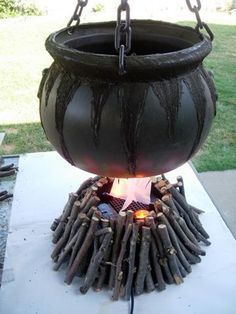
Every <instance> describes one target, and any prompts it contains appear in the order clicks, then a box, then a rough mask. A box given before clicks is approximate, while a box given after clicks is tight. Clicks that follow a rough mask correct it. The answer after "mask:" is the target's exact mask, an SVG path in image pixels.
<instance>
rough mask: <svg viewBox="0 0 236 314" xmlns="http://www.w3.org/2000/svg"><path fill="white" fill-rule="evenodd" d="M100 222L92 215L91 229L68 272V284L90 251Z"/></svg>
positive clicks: (66, 280)
mask: <svg viewBox="0 0 236 314" xmlns="http://www.w3.org/2000/svg"><path fill="white" fill-rule="evenodd" d="M98 223H99V219H98V218H96V217H92V219H91V223H90V227H89V230H88V232H87V234H86V237H85V240H84V242H83V244H82V246H81V248H80V250H79V252H78V254H77V256H76V258H75V260H74V262H73V264H72V266H71V268H70V269H69V271H68V273H67V274H66V279H65V282H66V283H67V284H71V282H72V280H73V278H74V276H75V274H76V272H77V271H78V268H79V265H80V263H81V261H82V260H83V259H84V258H85V255H86V253H87V252H88V250H89V248H90V246H91V244H92V241H93V238H94V233H95V230H96V228H97V225H98Z"/></svg>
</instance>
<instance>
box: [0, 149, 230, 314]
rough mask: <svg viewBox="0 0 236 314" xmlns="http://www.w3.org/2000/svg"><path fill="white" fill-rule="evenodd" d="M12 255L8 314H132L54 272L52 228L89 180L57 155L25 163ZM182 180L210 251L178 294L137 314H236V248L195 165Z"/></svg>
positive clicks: (145, 301) (146, 301)
mask: <svg viewBox="0 0 236 314" xmlns="http://www.w3.org/2000/svg"><path fill="white" fill-rule="evenodd" d="M19 169H20V170H19V173H18V177H17V182H16V187H15V193H14V201H13V207H12V217H11V223H10V234H9V236H8V244H7V255H6V261H5V267H4V274H3V285H2V288H1V290H0V313H2V314H36V313H37V314H65V313H70V314H75V313H76V314H77V313H84V312H86V313H88V314H90V313H91V314H108V313H109V314H111V313H112V314H116V313H117V314H118V313H120V314H121V313H122V314H127V313H128V310H129V303H128V302H125V301H119V302H113V301H111V299H110V297H111V293H110V292H109V291H107V290H104V291H102V292H100V293H95V292H93V291H91V290H90V291H89V292H88V293H87V295H81V294H80V293H79V279H75V280H74V281H73V283H72V285H70V286H67V285H66V284H65V283H64V281H63V280H64V275H65V274H64V271H63V270H60V271H59V272H54V271H53V270H52V261H51V259H50V254H51V251H52V249H53V245H52V243H51V231H50V225H51V223H52V220H53V219H54V218H55V217H57V216H59V215H60V213H61V211H62V208H63V205H64V203H65V202H66V199H67V197H68V193H69V192H72V191H75V190H76V189H77V188H78V186H79V185H80V183H81V182H82V181H83V180H85V179H87V178H88V177H89V176H90V174H88V173H86V172H84V171H81V170H79V169H76V168H74V167H71V166H70V165H69V164H67V163H66V162H65V161H64V160H63V159H62V158H61V157H59V156H58V154H56V153H54V152H50V153H35V154H27V155H23V156H21V158H20V163H19ZM180 174H181V175H182V176H183V177H184V181H185V186H186V195H187V199H188V201H189V202H190V203H191V204H192V205H195V206H197V207H199V208H202V209H204V210H205V211H206V213H205V214H204V215H202V218H201V221H202V222H203V224H204V226H205V227H206V230H207V231H208V233H209V234H210V236H211V239H210V240H211V241H212V245H211V246H210V247H207V248H206V252H207V255H206V256H205V257H203V258H202V262H201V263H200V264H197V265H194V266H193V267H192V273H191V274H190V275H188V277H187V278H185V281H184V283H183V284H182V285H180V286H175V285H171V286H167V289H166V290H165V291H163V292H161V293H159V292H157V291H154V292H152V293H150V294H143V295H141V296H139V297H135V314H141V313H142V314H144V313H148V314H152V313H153V314H154V313H155V314H156V313H158V314H172V313H175V314H176V313H181V314H182V313H189V314H195V313H196V314H199V313H201V314H202V313H207V314H208V313H214V314H216V313H219V314H228V313H232V314H233V313H236V241H235V240H234V238H233V236H232V234H231V233H230V231H229V229H228V228H227V227H226V225H225V223H224V221H223V220H222V218H221V216H220V214H219V213H218V211H217V209H216V208H215V206H214V204H213V203H212V201H211V200H210V198H209V196H208V194H207V193H206V191H205V190H204V188H203V187H202V185H201V183H200V182H199V180H198V178H197V177H196V175H195V173H194V171H193V170H192V168H191V167H190V165H188V164H185V165H184V166H182V167H180V168H178V169H176V170H174V171H172V172H170V173H169V174H168V175H167V176H168V178H170V179H171V178H173V179H174V181H175V177H176V176H177V175H180Z"/></svg>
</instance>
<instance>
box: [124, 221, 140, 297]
mask: <svg viewBox="0 0 236 314" xmlns="http://www.w3.org/2000/svg"><path fill="white" fill-rule="evenodd" d="M138 232H139V224H137V223H134V224H133V230H132V237H131V240H130V246H129V259H128V261H129V269H128V276H127V280H126V285H125V293H124V298H125V300H129V299H130V296H131V290H132V285H133V278H134V273H135V256H136V247H137V239H138Z"/></svg>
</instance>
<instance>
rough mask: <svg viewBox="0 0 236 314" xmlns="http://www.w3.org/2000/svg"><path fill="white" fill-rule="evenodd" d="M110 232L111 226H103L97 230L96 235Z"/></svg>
mask: <svg viewBox="0 0 236 314" xmlns="http://www.w3.org/2000/svg"><path fill="white" fill-rule="evenodd" d="M110 232H112V229H111V228H110V227H106V228H102V229H99V230H98V231H96V232H95V237H100V236H102V235H105V234H106V233H110Z"/></svg>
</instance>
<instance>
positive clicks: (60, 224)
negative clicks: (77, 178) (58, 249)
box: [52, 193, 78, 243]
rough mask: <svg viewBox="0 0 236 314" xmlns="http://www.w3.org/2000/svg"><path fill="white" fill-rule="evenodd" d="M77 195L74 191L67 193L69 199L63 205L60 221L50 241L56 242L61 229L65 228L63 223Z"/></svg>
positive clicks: (61, 231)
mask: <svg viewBox="0 0 236 314" xmlns="http://www.w3.org/2000/svg"><path fill="white" fill-rule="evenodd" d="M77 197H78V195H77V194H75V193H70V194H69V199H68V201H67V203H66V205H65V207H64V210H63V213H62V216H61V219H60V222H59V224H58V226H57V228H56V230H55V232H54V233H53V241H52V242H53V243H57V241H58V240H59V238H60V237H61V235H62V233H63V230H64V228H65V224H66V222H67V218H68V216H69V215H70V213H71V210H72V207H73V205H74V202H75V201H76V198H77Z"/></svg>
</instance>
